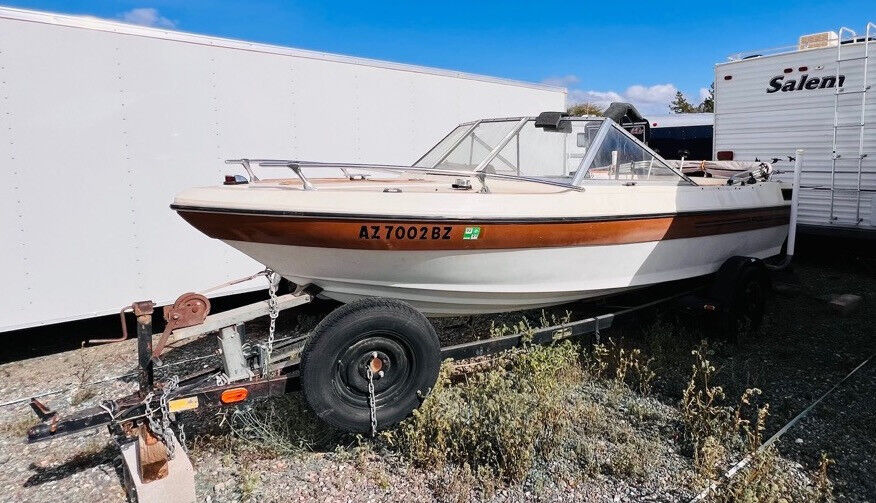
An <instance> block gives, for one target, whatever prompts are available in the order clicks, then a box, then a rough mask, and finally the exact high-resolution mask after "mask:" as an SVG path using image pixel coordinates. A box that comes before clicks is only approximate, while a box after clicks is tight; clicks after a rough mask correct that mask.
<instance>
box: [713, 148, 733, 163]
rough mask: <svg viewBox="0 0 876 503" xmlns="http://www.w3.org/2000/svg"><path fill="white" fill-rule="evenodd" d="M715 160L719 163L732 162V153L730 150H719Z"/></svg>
mask: <svg viewBox="0 0 876 503" xmlns="http://www.w3.org/2000/svg"><path fill="white" fill-rule="evenodd" d="M715 158H716V159H718V160H719V161H732V160H733V151H732V150H719V151H718V153H717V154H715Z"/></svg>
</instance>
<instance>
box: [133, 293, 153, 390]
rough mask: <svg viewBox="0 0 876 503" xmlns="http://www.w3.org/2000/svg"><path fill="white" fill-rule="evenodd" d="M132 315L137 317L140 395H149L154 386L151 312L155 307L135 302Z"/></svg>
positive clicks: (150, 304) (151, 304) (148, 302)
mask: <svg viewBox="0 0 876 503" xmlns="http://www.w3.org/2000/svg"><path fill="white" fill-rule="evenodd" d="M133 307H134V314H135V315H136V316H137V363H138V364H139V365H138V369H137V373H138V382H139V383H140V393H141V394H143V395H145V394H146V393H149V392H150V391H151V390H152V388H153V387H154V385H155V375H154V372H153V371H154V368H153V362H152V312H153V308H154V307H155V306H154V304H153V303H152V302H151V301H147V302H135V303H134V306H133Z"/></svg>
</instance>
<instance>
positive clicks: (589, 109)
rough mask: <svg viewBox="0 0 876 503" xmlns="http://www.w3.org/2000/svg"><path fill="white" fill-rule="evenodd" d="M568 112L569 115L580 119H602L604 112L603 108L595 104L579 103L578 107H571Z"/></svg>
mask: <svg viewBox="0 0 876 503" xmlns="http://www.w3.org/2000/svg"><path fill="white" fill-rule="evenodd" d="M566 112H567V113H568V114H569V115H573V116H576V117H580V116H582V115H596V116H600V117H601V116H602V113H603V112H604V110H603V109H602V107H600V106H599V105H597V104H595V103H578V104H577V105H572V106H570V107H569V109H568V110H566Z"/></svg>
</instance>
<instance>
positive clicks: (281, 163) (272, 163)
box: [225, 159, 584, 193]
mask: <svg viewBox="0 0 876 503" xmlns="http://www.w3.org/2000/svg"><path fill="white" fill-rule="evenodd" d="M225 163H226V164H239V165H241V166H243V169H245V170H246V172H247V174H248V175H249V180H250V182H257V181H259V178H258V177H257V176H256V174H255V173H254V172H253V169H252V168H253V164H258V165H259V166H265V167H287V168H289V169H291V170H292V172H294V173H295V175H296V176H297V177H298V178H299V179H300V180H301V183H302V184H303V185H304V190H317V188H316V186H315V185H314V184H313V183H312V182H311V181H310V180H308V179H307V177H306V176H305V175H304V172H303V171H302V168H329V169H338V170H340V171H341V172H343V173H344V176H346V177H347V178H349V179H350V180H355V179H356V178H357V176H362V177H363V178H364V175H358V174H351V173H350V171H349V170H365V171H384V172H390V173H405V172H407V173H411V172H413V173H419V174H423V175H438V176H453V177H458V178H477V180H478V182H479V183H480V185H481V192H483V193H489V192H490V189H489V188H488V187H487V181H486V179H487V178H496V179H500V180H512V181H518V182H534V183H541V184H544V185H552V186H555V187H562V188H564V189H569V190H575V191H579V192H583V191H584V188H583V187H579V186H576V185H572V184H570V183H563V182H559V181H554V180H546V179H543V178H535V177H528V176H518V175H505V174H502V173H487V172H485V171H475V172H472V171H457V170H450V169H435V168H420V167H415V166H394V165H391V164H354V163H342V162H317V161H297V160H292V159H227V160H226V161H225Z"/></svg>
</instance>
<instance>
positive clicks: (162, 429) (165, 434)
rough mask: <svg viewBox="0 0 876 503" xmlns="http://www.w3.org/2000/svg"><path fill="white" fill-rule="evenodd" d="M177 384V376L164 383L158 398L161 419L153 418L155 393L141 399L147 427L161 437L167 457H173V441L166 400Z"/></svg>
mask: <svg viewBox="0 0 876 503" xmlns="http://www.w3.org/2000/svg"><path fill="white" fill-rule="evenodd" d="M178 386H179V376H173V377H171V378H170V379H169V380H168V381H167V383H166V384H165V385H164V391H163V392H162V393H161V396H160V397H159V399H158V412H159V413H160V414H161V420H160V421H159V420H158V419H156V418H155V412H156V411H155V409H153V408H152V399H153V398H155V393H149V394H148V395H146V398H144V399H143V405H144V406H145V408H146V419H147V420H148V421H149V429H150V430H152V431H153V432H154V433H156V434H157V435H159V436H160V437H161V441H162V442H164V447H165V449H167V457H169V458H171V459H173V454H174V452H173V451H174V448H175V446H174V443H173V436H172V431H171V429H170V409H169V407H168V401H169V400H170V395H171V393H172V392H173V391H174V390H175V389H176V388H177V387H178Z"/></svg>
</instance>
